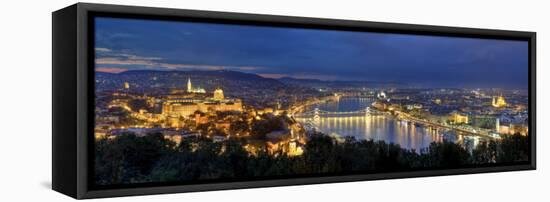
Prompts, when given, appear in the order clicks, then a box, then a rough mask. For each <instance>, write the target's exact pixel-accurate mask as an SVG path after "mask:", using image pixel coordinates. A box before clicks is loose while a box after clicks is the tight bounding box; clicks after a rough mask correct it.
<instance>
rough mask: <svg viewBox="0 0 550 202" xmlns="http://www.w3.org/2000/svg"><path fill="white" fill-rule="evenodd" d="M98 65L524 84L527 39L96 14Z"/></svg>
mask: <svg viewBox="0 0 550 202" xmlns="http://www.w3.org/2000/svg"><path fill="white" fill-rule="evenodd" d="M95 30H96V33H95V38H96V44H95V53H96V59H95V62H96V71H101V72H113V73H118V72H124V71H129V70H181V71H184V70H220V69H225V70H234V71H241V72H246V73H254V74H258V75H260V76H263V77H268V78H280V77H293V78H308V79H320V80H354V81H378V82H399V83H410V84H414V85H421V86H427V87H505V88H509V87H511V88H524V89H526V88H527V86H528V43H527V42H526V41H511V40H492V39H475V38H457V37H440V36H421V35H405V34H387V33H367V32H350V31H335V30H313V29H298V28H280V27H261V26H244V25H227V24H209V23H190V22H172V21H155V20H135V19H117V18H103V17H101V18H96V27H95Z"/></svg>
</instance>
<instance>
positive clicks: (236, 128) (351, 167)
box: [94, 17, 531, 185]
mask: <svg viewBox="0 0 550 202" xmlns="http://www.w3.org/2000/svg"><path fill="white" fill-rule="evenodd" d="M528 103H529V94H528V43H527V42H526V41H513V40H495V39H478V38H460V37H444V36H426V35H406V34H393V33H371V32H352V31H336V30H320V29H300V28H284V27H264V26H252V25H232V24H209V23H199V22H176V21H158V20H134V19H119V18H104V17H98V18H96V19H95V128H94V137H95V146H94V147H95V160H94V173H95V178H94V179H95V183H96V184H97V185H120V184H137V183H151V182H153V183H155V182H183V183H188V182H199V181H205V180H211V181H212V180H213V181H215V180H235V181H238V180H244V179H254V178H262V177H264V178H265V177H272V178H277V177H281V178H282V177H300V176H308V175H342V174H357V173H385V172H396V171H416V170H426V169H452V168H465V167H476V166H494V165H500V164H514V163H521V162H528V161H529V159H530V156H529V151H530V149H531V148H530V145H529V104H528Z"/></svg>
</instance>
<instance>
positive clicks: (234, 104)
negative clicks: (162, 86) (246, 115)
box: [162, 89, 243, 117]
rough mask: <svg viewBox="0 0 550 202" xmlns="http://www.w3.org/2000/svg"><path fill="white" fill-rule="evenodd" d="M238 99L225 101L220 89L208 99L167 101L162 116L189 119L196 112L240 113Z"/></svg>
mask: <svg viewBox="0 0 550 202" xmlns="http://www.w3.org/2000/svg"><path fill="white" fill-rule="evenodd" d="M242 109H243V106H242V101H241V100H240V99H226V98H225V96H224V95H223V91H222V90H221V89H216V90H215V91H214V97H213V98H209V99H193V98H183V99H169V100H167V101H165V102H164V103H163V105H162V114H163V115H166V116H178V117H189V116H190V115H193V114H194V113H195V112H196V111H200V112H208V111H242Z"/></svg>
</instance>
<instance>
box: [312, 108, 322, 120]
mask: <svg viewBox="0 0 550 202" xmlns="http://www.w3.org/2000/svg"><path fill="white" fill-rule="evenodd" d="M320 119H321V116H319V108H317V107H315V109H314V110H313V121H315V122H317V121H319V120H320Z"/></svg>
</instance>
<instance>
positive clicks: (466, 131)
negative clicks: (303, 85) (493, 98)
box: [292, 107, 497, 138]
mask: <svg viewBox="0 0 550 202" xmlns="http://www.w3.org/2000/svg"><path fill="white" fill-rule="evenodd" d="M379 115H391V113H389V112H382V111H379V110H376V109H374V108H372V107H366V108H364V109H361V110H356V111H325V110H321V109H319V108H314V109H313V110H310V111H305V112H301V113H295V114H293V115H292V117H293V118H295V119H302V120H307V124H308V125H310V127H315V125H316V124H315V123H316V122H318V121H319V120H320V119H322V118H353V117H368V116H379ZM394 115H395V116H393V118H395V119H397V120H399V121H402V122H405V123H406V124H414V125H420V126H423V127H426V128H429V129H430V130H435V131H439V130H454V131H456V132H458V133H460V134H461V135H466V136H480V137H485V138H497V137H496V136H493V135H491V131H489V130H483V129H477V130H475V129H470V128H459V127H456V126H451V125H444V124H441V123H437V122H432V121H429V120H424V119H419V118H416V117H413V116H411V115H409V114H407V113H403V112H399V111H394Z"/></svg>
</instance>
